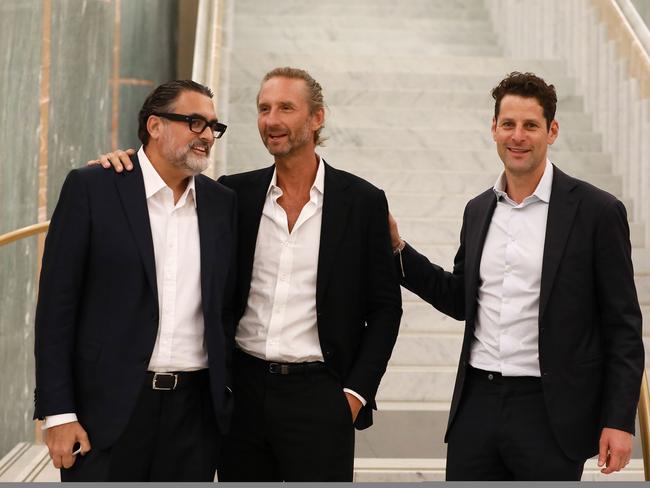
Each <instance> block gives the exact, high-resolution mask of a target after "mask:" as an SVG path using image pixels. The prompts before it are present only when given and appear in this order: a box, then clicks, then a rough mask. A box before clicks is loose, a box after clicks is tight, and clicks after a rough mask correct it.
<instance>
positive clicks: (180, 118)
mask: <svg viewBox="0 0 650 488" xmlns="http://www.w3.org/2000/svg"><path fill="white" fill-rule="evenodd" d="M152 115H156V116H158V117H164V118H165V119H169V120H175V121H177V122H187V125H188V126H189V128H190V130H191V131H192V132H194V133H195V134H202V133H203V131H204V130H205V128H206V127H208V126H210V129H211V130H212V135H213V136H214V138H215V139H220V138H221V136H222V135H223V133H224V132H226V128H227V127H228V126H227V125H226V124H222V123H221V122H219V121H218V120H217V119H214V120H209V121H208V120H205V119H204V118H203V117H201V116H200V115H181V114H173V113H169V112H155V113H153V114H152Z"/></svg>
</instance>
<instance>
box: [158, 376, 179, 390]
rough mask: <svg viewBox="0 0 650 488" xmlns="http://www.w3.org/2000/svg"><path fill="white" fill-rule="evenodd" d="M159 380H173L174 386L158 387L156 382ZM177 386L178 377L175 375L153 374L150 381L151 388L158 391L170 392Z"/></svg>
mask: <svg viewBox="0 0 650 488" xmlns="http://www.w3.org/2000/svg"><path fill="white" fill-rule="evenodd" d="M159 378H174V384H173V385H172V386H158V385H157V382H158V379H159ZM177 384H178V375H177V374H175V373H154V375H153V380H152V381H151V388H152V389H154V390H160V391H171V390H174V389H176V385H177Z"/></svg>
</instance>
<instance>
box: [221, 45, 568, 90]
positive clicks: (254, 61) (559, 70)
mask: <svg viewBox="0 0 650 488" xmlns="http://www.w3.org/2000/svg"><path fill="white" fill-rule="evenodd" d="M230 63H231V64H230V69H233V70H240V71H246V72H249V73H251V75H252V77H253V79H254V80H255V81H259V79H260V77H261V76H262V74H263V73H266V72H267V71H269V70H271V69H273V68H276V67H277V66H297V67H301V68H303V69H306V70H307V71H309V72H310V73H311V74H312V76H314V78H315V79H317V80H318V79H319V78H320V75H321V74H322V73H324V72H329V73H341V72H347V71H348V70H349V68H350V67H351V66H352V67H357V69H358V67H359V66H363V69H364V70H366V71H372V72H376V73H445V74H460V75H463V74H465V75H467V76H472V75H476V74H480V75H488V76H493V77H494V79H495V80H496V81H498V80H500V79H501V78H502V77H503V75H504V74H505V73H509V72H511V71H514V70H518V71H532V72H534V73H537V74H538V75H539V76H543V77H546V78H548V79H549V80H552V79H555V78H556V77H562V76H564V77H566V67H565V66H566V65H565V63H564V62H563V61H558V60H534V59H509V58H502V57H488V56H483V57H453V56H452V57H450V56H381V55H377V56H360V55H354V54H336V55H335V54H332V55H322V56H317V57H315V56H311V55H309V54H288V53H273V52H268V53H267V52H261V51H245V52H244V51H242V52H239V51H233V54H232V58H231V60H230ZM249 101H250V99H247V100H246V102H249Z"/></svg>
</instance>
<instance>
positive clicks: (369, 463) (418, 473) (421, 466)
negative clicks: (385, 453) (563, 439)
mask: <svg viewBox="0 0 650 488" xmlns="http://www.w3.org/2000/svg"><path fill="white" fill-rule="evenodd" d="M634 455H636V456H641V451H640V450H635V454H634ZM600 469H601V468H599V467H598V464H597V460H596V459H589V460H587V462H586V463H585V467H584V471H583V473H582V481H600V482H606V483H616V482H619V483H621V482H627V481H643V480H644V479H645V478H644V472H643V459H640V458H637V459H632V460H630V463H629V464H628V465H627V466H626V468H625V469H624V470H623V471H619V472H617V473H612V474H609V475H604V474H602V473H601V472H600ZM444 480H445V459H444V458H438V459H418V458H411V459H385V458H355V460H354V481H355V482H357V483H409V482H418V481H419V482H422V481H444Z"/></svg>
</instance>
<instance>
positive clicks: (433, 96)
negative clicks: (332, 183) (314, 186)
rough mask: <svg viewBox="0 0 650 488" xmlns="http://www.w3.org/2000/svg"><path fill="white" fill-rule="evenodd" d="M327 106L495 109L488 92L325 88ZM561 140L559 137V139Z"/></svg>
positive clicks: (563, 107) (576, 105)
mask: <svg viewBox="0 0 650 488" xmlns="http://www.w3.org/2000/svg"><path fill="white" fill-rule="evenodd" d="M258 90H259V87H258V86H253V85H243V86H239V87H231V89H230V94H229V101H230V103H242V104H245V103H249V104H254V101H255V99H256V97H257V92H258ZM323 94H324V96H325V100H326V103H327V104H332V105H346V106H348V107H349V106H353V107H355V108H358V109H361V108H363V107H376V106H382V107H390V108H393V107H394V108H396V109H402V110H404V109H408V108H409V107H418V108H419V109H420V110H422V109H424V108H432V109H433V108H438V107H444V108H446V109H451V108H455V109H462V108H467V109H470V110H473V109H476V108H482V109H484V110H493V109H494V100H493V99H492V98H491V97H490V94H489V93H487V92H486V93H483V92H473V91H468V92H462V91H453V92H449V91H422V90H369V89H363V88H359V89H356V90H355V89H348V88H345V89H331V90H330V89H324V92H323ZM563 111H571V112H582V111H583V99H582V97H580V96H577V95H560V96H558V112H560V113H562V112H563ZM560 140H561V138H560Z"/></svg>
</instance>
